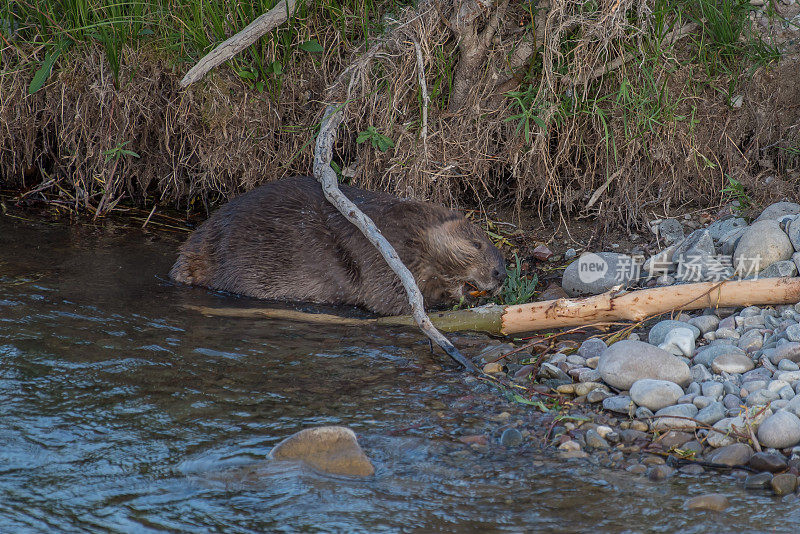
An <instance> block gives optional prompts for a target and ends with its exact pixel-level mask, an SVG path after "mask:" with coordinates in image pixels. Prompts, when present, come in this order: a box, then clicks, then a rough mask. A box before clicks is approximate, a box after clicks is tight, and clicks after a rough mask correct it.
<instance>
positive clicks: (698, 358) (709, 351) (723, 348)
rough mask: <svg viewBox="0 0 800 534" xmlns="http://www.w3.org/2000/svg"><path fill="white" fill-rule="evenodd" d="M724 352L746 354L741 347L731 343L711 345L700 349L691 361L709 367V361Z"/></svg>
mask: <svg viewBox="0 0 800 534" xmlns="http://www.w3.org/2000/svg"><path fill="white" fill-rule="evenodd" d="M724 354H741V355H742V356H746V354H745V352H744V351H743V350H742V349H740V348H739V347H736V346H733V345H712V346H710V347H708V348H704V349H701V350H700V352H698V353H697V354H696V355H695V357H694V359H693V360H692V361H693V362H694V363H695V364H700V365H704V366H706V367H711V363H712V362H713V361H714V360H715V359H717V357H719V356H722V355H724Z"/></svg>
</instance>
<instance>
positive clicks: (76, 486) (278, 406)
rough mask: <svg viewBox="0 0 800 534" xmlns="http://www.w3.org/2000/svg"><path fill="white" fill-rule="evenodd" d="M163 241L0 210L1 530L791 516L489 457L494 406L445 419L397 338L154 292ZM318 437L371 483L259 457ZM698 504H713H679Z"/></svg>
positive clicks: (742, 527) (616, 527)
mask: <svg viewBox="0 0 800 534" xmlns="http://www.w3.org/2000/svg"><path fill="white" fill-rule="evenodd" d="M176 243H177V242H176V241H175V240H173V239H169V238H165V237H163V236H162V237H153V236H148V235H144V234H142V233H139V232H130V231H123V230H113V229H108V228H106V229H96V228H92V227H87V226H79V227H67V226H59V225H48V224H44V223H31V222H25V221H19V220H15V219H10V218H8V217H2V218H0V532H27V531H32V532H45V531H47V532H73V531H74V532H86V531H90V532H107V531H120V532H160V531H171V532H183V531H188V532H206V531H209V532H210V531H218V532H274V531H297V530H304V531H318V530H319V531H340V532H351V531H368V532H378V531H406V532H417V531H419V532H425V531H481V532H483V531H512V532H519V531H523V530H527V531H545V530H546V531H554V532H575V531H587V532H588V531H611V532H619V531H632V532H635V531H664V532H671V531H674V530H684V531H690V532H716V531H732V530H735V531H752V532H757V531H786V532H791V531H795V529H796V524H797V522H798V520H800V511H799V510H798V505H796V504H791V503H782V502H780V501H779V500H776V499H773V498H772V497H769V496H767V495H766V494H761V493H752V492H745V491H743V490H740V489H739V488H738V487H737V485H736V484H735V483H734V482H733V481H732V480H730V479H720V478H717V477H715V475H707V476H705V477H701V478H696V477H691V478H690V477H681V476H678V477H674V478H673V479H671V480H669V481H668V482H660V483H654V482H649V481H648V480H646V479H644V478H642V477H637V476H633V475H630V474H628V473H625V472H624V471H613V470H605V469H602V468H600V467H597V466H593V465H591V464H590V463H589V462H582V461H570V462H559V461H558V460H557V459H555V458H554V457H553V456H550V455H548V453H547V451H543V450H542V449H541V448H540V447H539V444H538V443H529V444H526V445H524V446H522V447H520V448H517V449H513V450H511V449H509V450H506V449H504V448H503V447H501V446H500V445H498V444H497V433H498V432H500V431H501V430H502V423H500V422H497V421H498V418H497V415H498V413H500V412H501V411H502V410H503V409H504V405H503V404H502V403H500V401H499V400H498V401H497V402H493V401H492V400H491V399H493V398H495V397H496V395H495V394H494V393H491V392H487V391H483V392H482V393H480V394H481V395H484V396H485V397H487V398H488V399H489V400H487V401H486V403H485V410H477V411H476V410H464V409H463V408H462V407H463V406H464V403H465V402H467V401H468V400H469V399H474V398H475V395H476V394H477V393H475V386H474V385H469V384H465V382H464V379H463V377H462V376H461V375H460V374H459V373H457V372H455V371H453V370H452V369H450V365H449V363H448V362H446V361H444V360H442V359H440V358H439V357H438V356H431V354H430V352H429V350H428V348H427V343H425V342H423V341H421V340H420V338H419V336H418V335H417V333H416V332H414V331H412V330H407V331H391V332H386V331H380V330H364V329H354V328H352V327H349V328H345V327H321V326H308V325H297V324H290V323H281V322H276V321H266V320H256V319H241V318H219V317H204V316H202V315H199V314H198V313H196V312H193V311H188V310H187V309H186V308H185V306H187V305H204V306H252V305H254V304H256V303H255V302H254V301H252V300H247V299H241V298H237V297H234V296H230V295H220V294H215V293H212V292H208V291H204V290H202V289H197V288H187V287H179V286H174V285H172V284H170V283H168V282H167V281H166V280H165V273H166V272H167V271H168V269H169V266H170V265H171V262H172V261H173V259H174V255H175V252H174V251H175V247H176ZM440 366H443V367H444V369H442V368H441V367H440ZM481 402H483V401H481ZM507 408H508V409H509V410H510V411H511V413H512V417H517V416H518V415H520V414H523V415H524V410H525V408H524V407H515V406H512V407H507ZM323 424H343V425H348V426H350V427H352V428H353V429H354V430H355V431H356V432H357V434H358V435H359V440H360V442H361V444H362V445H363V447H364V448H365V450H366V452H367V454H368V455H369V456H370V457H371V458H372V460H373V462H374V463H375V465H376V474H375V476H374V477H371V478H369V479H367V480H349V479H343V478H337V477H331V476H325V475H320V474H317V473H314V472H312V471H309V470H308V469H305V468H303V467H301V466H298V465H294V464H283V463H269V462H267V461H266V456H267V454H268V453H269V451H270V448H271V447H272V446H273V445H274V444H275V443H276V442H278V441H279V440H280V439H282V438H284V437H286V436H287V435H289V434H291V433H293V432H296V431H298V430H300V429H303V428H306V427H310V426H314V425H323ZM468 433H486V434H488V435H490V436H491V440H492V441H491V444H490V446H489V448H488V449H480V450H475V449H474V448H471V447H469V446H466V445H463V444H461V443H458V442H457V441H456V440H455V439H454V438H455V437H457V436H459V435H462V434H468ZM709 491H722V492H725V493H727V494H728V495H729V496H730V498H731V503H732V506H731V508H730V509H729V510H728V511H727V512H726V513H724V514H719V513H713V512H701V513H696V512H691V513H690V512H685V511H683V509H682V505H683V501H684V500H685V499H686V498H687V497H688V496H693V495H697V494H700V493H703V492H709Z"/></svg>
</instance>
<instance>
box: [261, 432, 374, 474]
mask: <svg viewBox="0 0 800 534" xmlns="http://www.w3.org/2000/svg"><path fill="white" fill-rule="evenodd" d="M269 457H270V458H272V459H274V460H299V461H302V462H304V463H306V464H307V465H309V466H311V467H313V468H314V469H316V470H318V471H322V472H325V473H331V474H334V475H345V476H358V477H367V476H370V475H372V474H374V473H375V468H374V467H373V466H372V462H370V461H369V458H367V455H366V454H364V451H363V450H362V449H361V447H360V446H359V445H358V440H357V439H356V435H355V432H353V431H352V430H350V429H349V428H347V427H343V426H321V427H315V428H307V429H305V430H301V431H300V432H298V433H296V434H292V435H291V436H289V437H288V438H286V439H284V440H283V441H281V442H280V443H278V444H277V445H275V447H274V448H273V449H272V451H271V452H270V453H269Z"/></svg>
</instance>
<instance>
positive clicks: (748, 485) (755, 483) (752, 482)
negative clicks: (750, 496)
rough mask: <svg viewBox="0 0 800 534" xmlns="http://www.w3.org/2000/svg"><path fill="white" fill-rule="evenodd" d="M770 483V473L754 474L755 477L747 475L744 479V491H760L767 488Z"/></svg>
mask: <svg viewBox="0 0 800 534" xmlns="http://www.w3.org/2000/svg"><path fill="white" fill-rule="evenodd" d="M771 481H772V473H756V474H755V475H748V476H747V478H745V479H744V487H745V489H760V488H766V487H767V486H769V483H770V482H771Z"/></svg>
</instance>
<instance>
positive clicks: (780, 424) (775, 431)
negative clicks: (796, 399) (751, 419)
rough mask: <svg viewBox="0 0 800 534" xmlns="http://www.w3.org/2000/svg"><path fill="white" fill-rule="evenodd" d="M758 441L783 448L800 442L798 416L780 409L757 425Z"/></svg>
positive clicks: (768, 445)
mask: <svg viewBox="0 0 800 534" xmlns="http://www.w3.org/2000/svg"><path fill="white" fill-rule="evenodd" d="M758 441H759V443H761V445H763V446H765V447H772V448H775V449H783V448H786V447H793V446H795V445H797V444H798V443H800V418H798V417H797V416H796V415H794V414H793V413H791V412H788V411H785V410H781V411H778V412H775V413H774V414H772V415H771V416H770V417H768V418H767V419H766V420H765V421H764V422H763V423H761V425H760V426H759V427H758Z"/></svg>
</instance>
